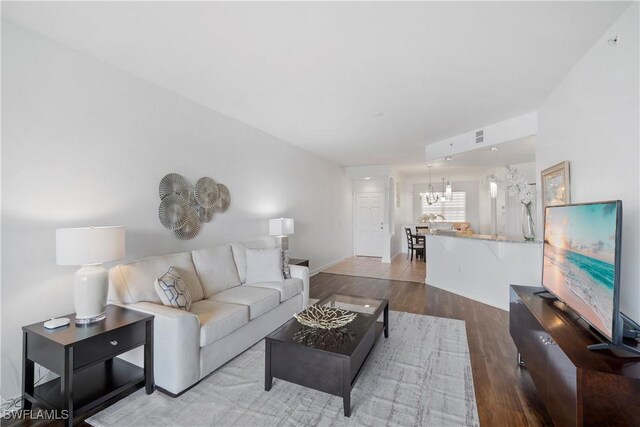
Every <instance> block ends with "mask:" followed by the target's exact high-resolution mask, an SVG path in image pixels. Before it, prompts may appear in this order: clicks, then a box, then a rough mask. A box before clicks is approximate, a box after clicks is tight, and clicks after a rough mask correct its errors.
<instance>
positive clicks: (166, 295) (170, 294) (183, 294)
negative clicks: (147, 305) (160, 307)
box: [153, 267, 191, 311]
mask: <svg viewBox="0 0 640 427" xmlns="http://www.w3.org/2000/svg"><path fill="white" fill-rule="evenodd" d="M153 287H154V288H155V289H156V292H157V293H158V296H159V297H160V300H161V301H162V304H164V305H166V306H167V307H173V308H179V309H180V310H186V311H189V309H190V308H191V294H190V293H189V289H187V287H186V286H185V284H184V281H183V280H182V277H180V274H179V273H178V271H177V270H176V269H175V268H173V267H169V270H168V271H167V272H166V273H164V274H163V275H162V277H158V278H157V279H156V282H155V283H154V284H153Z"/></svg>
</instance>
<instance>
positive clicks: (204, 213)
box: [195, 205, 213, 222]
mask: <svg viewBox="0 0 640 427" xmlns="http://www.w3.org/2000/svg"><path fill="white" fill-rule="evenodd" d="M195 208H196V213H197V214H198V219H199V220H200V222H211V220H212V219H213V209H207V208H203V207H202V206H199V205H195Z"/></svg>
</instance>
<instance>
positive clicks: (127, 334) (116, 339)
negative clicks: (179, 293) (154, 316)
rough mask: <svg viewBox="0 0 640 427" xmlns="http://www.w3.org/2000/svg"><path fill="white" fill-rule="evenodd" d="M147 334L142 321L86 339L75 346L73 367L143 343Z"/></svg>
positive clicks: (75, 367) (81, 365)
mask: <svg viewBox="0 0 640 427" xmlns="http://www.w3.org/2000/svg"><path fill="white" fill-rule="evenodd" d="M145 334H146V330H145V324H144V322H140V323H137V324H133V325H131V326H127V327H124V328H120V329H116V330H113V331H110V332H106V333H104V334H101V335H98V336H95V337H93V338H89V339H87V340H84V341H82V342H80V343H78V344H76V345H75V347H74V351H73V369H77V368H81V367H83V366H85V365H88V364H91V363H93V362H96V361H98V360H101V359H104V358H106V357H109V356H113V355H117V354H119V353H122V352H124V351H126V350H129V349H131V348H132V347H135V346H137V345H142V344H144V341H145V337H146V335H145Z"/></svg>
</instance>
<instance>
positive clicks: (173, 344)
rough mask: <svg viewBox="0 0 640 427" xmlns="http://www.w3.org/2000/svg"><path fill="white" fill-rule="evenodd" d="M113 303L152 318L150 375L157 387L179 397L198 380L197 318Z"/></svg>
mask: <svg viewBox="0 0 640 427" xmlns="http://www.w3.org/2000/svg"><path fill="white" fill-rule="evenodd" d="M114 304H116V305H119V306H121V307H124V308H129V309H132V310H137V311H141V312H143V313H148V314H153V315H154V319H153V368H154V369H153V372H154V377H155V383H156V385H157V386H158V387H161V388H163V389H165V390H166V391H168V392H170V393H173V394H178V393H180V392H182V391H184V390H185V389H187V388H189V387H190V386H192V385H193V384H195V383H197V382H198V381H199V380H200V321H199V320H198V316H196V315H195V314H193V313H190V312H188V311H184V310H178V309H177V308H172V307H166V306H164V305H160V304H154V303H152V302H137V303H134V304H123V303H114ZM131 361H132V362H133V363H136V362H138V361H137V360H131ZM139 362H141V361H139Z"/></svg>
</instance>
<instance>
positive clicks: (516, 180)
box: [505, 166, 536, 240]
mask: <svg viewBox="0 0 640 427" xmlns="http://www.w3.org/2000/svg"><path fill="white" fill-rule="evenodd" d="M506 169H507V172H506V174H505V176H506V182H507V189H508V190H509V195H511V196H513V197H517V198H518V200H519V201H520V203H522V237H524V239H525V240H535V238H536V227H535V224H534V223H533V198H534V197H535V194H534V192H533V188H532V186H531V185H530V184H529V183H528V182H527V180H526V179H525V177H524V176H522V173H521V172H520V171H519V170H518V169H517V168H514V167H511V166H506Z"/></svg>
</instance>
